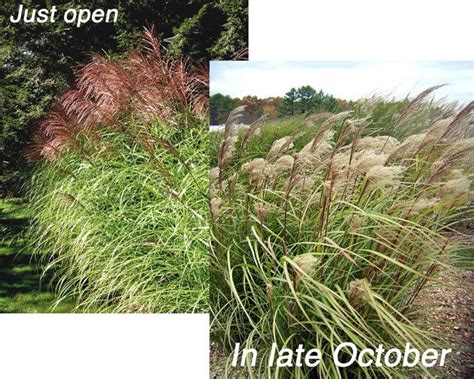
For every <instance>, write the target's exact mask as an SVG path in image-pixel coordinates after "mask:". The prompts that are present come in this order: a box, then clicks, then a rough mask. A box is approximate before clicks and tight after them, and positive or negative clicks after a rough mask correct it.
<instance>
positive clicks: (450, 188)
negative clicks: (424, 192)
mask: <svg viewBox="0 0 474 379" xmlns="http://www.w3.org/2000/svg"><path fill="white" fill-rule="evenodd" d="M447 179H448V180H447V181H446V183H444V184H443V185H442V186H441V187H440V189H439V190H438V194H437V195H438V197H439V198H440V199H441V201H442V202H445V203H446V202H447V203H449V204H456V205H461V204H465V203H467V202H469V201H470V199H471V197H472V192H471V180H470V179H469V178H468V177H467V176H465V175H464V174H463V173H462V171H461V170H452V171H451V172H450V173H449V175H448V178H447Z"/></svg>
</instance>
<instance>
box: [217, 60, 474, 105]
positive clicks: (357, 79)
mask: <svg viewBox="0 0 474 379" xmlns="http://www.w3.org/2000/svg"><path fill="white" fill-rule="evenodd" d="M444 83H449V85H447V86H445V87H443V88H441V89H438V90H437V91H436V92H435V93H434V95H435V99H438V100H440V99H446V100H447V101H450V102H451V101H457V102H459V103H460V104H465V103H467V102H469V101H472V100H474V61H465V62H462V61H439V62H410V61H401V62H397V61H393V62H375V61H372V62H350V61H340V62H328V61H319V62H259V61H254V62H245V61H229V62H219V61H213V62H211V83H210V91H211V95H213V94H215V93H222V94H224V95H229V96H232V97H243V96H246V95H252V96H258V97H261V98H262V97H271V96H283V95H284V94H285V92H288V91H289V90H290V89H291V88H292V87H300V86H302V85H310V86H312V87H313V88H315V89H316V90H320V89H322V90H323V91H324V92H325V93H328V94H331V95H333V96H335V97H336V98H340V99H346V100H357V99H359V98H361V97H370V96H372V95H380V96H384V97H387V98H393V97H395V98H396V99H399V98H404V97H406V96H407V95H408V96H409V97H412V96H416V95H417V94H418V93H419V92H421V91H423V90H424V89H426V88H428V87H431V86H433V85H437V84H444Z"/></svg>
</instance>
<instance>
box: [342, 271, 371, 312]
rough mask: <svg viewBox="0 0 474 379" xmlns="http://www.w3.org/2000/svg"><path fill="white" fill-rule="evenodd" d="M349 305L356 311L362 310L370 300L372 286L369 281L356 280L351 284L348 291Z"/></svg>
mask: <svg viewBox="0 0 474 379" xmlns="http://www.w3.org/2000/svg"><path fill="white" fill-rule="evenodd" d="M346 296H347V299H348V300H349V303H350V304H351V305H352V306H353V307H354V308H356V309H359V310H360V309H361V308H362V307H363V306H364V303H365V302H367V301H368V300H369V299H370V286H369V283H368V281H367V279H356V280H353V281H351V282H350V283H349V286H348V287H347V290H346Z"/></svg>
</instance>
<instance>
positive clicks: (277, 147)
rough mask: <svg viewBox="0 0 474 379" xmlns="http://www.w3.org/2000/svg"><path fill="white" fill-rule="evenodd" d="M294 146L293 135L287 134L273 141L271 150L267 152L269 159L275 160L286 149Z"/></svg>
mask: <svg viewBox="0 0 474 379" xmlns="http://www.w3.org/2000/svg"><path fill="white" fill-rule="evenodd" d="M291 148H293V137H292V136H286V137H283V138H280V139H277V140H276V141H274V142H273V144H272V147H271V148H270V151H269V152H268V154H267V160H268V161H273V160H274V159H276V158H278V156H280V155H281V154H282V153H284V152H285V151H287V150H289V149H291Z"/></svg>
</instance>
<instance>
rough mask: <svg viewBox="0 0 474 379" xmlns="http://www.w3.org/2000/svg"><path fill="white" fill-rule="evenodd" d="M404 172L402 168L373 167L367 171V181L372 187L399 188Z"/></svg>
mask: <svg viewBox="0 0 474 379" xmlns="http://www.w3.org/2000/svg"><path fill="white" fill-rule="evenodd" d="M404 170H405V168H404V167H402V166H373V167H371V168H369V169H368V170H367V180H368V183H369V185H370V186H372V187H388V186H390V187H397V186H398V185H399V184H400V176H401V174H402V173H403V171H404Z"/></svg>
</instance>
